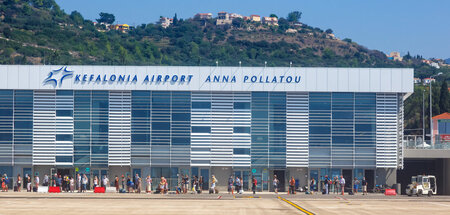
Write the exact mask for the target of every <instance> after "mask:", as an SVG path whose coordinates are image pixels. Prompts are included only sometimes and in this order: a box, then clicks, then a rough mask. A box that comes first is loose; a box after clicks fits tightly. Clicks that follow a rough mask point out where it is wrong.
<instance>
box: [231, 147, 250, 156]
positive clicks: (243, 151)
mask: <svg viewBox="0 0 450 215" xmlns="http://www.w3.org/2000/svg"><path fill="white" fill-rule="evenodd" d="M233 154H235V155H250V149H249V148H234V149H233Z"/></svg>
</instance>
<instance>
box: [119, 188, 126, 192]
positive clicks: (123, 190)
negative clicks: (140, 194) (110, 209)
mask: <svg viewBox="0 0 450 215" xmlns="http://www.w3.org/2000/svg"><path fill="white" fill-rule="evenodd" d="M126 192H127V191H126V190H125V189H120V190H119V193H126Z"/></svg>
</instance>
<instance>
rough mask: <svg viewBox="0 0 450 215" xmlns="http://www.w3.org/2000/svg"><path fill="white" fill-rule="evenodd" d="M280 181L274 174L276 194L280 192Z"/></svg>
mask: <svg viewBox="0 0 450 215" xmlns="http://www.w3.org/2000/svg"><path fill="white" fill-rule="evenodd" d="M279 183H280V181H279V180H278V178H277V175H273V190H274V191H275V193H276V194H278V184H279Z"/></svg>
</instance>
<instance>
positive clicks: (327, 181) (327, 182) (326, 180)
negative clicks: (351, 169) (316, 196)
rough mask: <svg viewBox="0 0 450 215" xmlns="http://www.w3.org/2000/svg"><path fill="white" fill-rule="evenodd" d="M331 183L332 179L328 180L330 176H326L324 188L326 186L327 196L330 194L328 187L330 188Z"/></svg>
mask: <svg viewBox="0 0 450 215" xmlns="http://www.w3.org/2000/svg"><path fill="white" fill-rule="evenodd" d="M329 183H330V179H328V175H325V181H324V186H325V194H329V193H328V191H329V190H328V186H329Z"/></svg>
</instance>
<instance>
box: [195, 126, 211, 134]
mask: <svg viewBox="0 0 450 215" xmlns="http://www.w3.org/2000/svg"><path fill="white" fill-rule="evenodd" d="M192 133H211V126H192Z"/></svg>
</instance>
